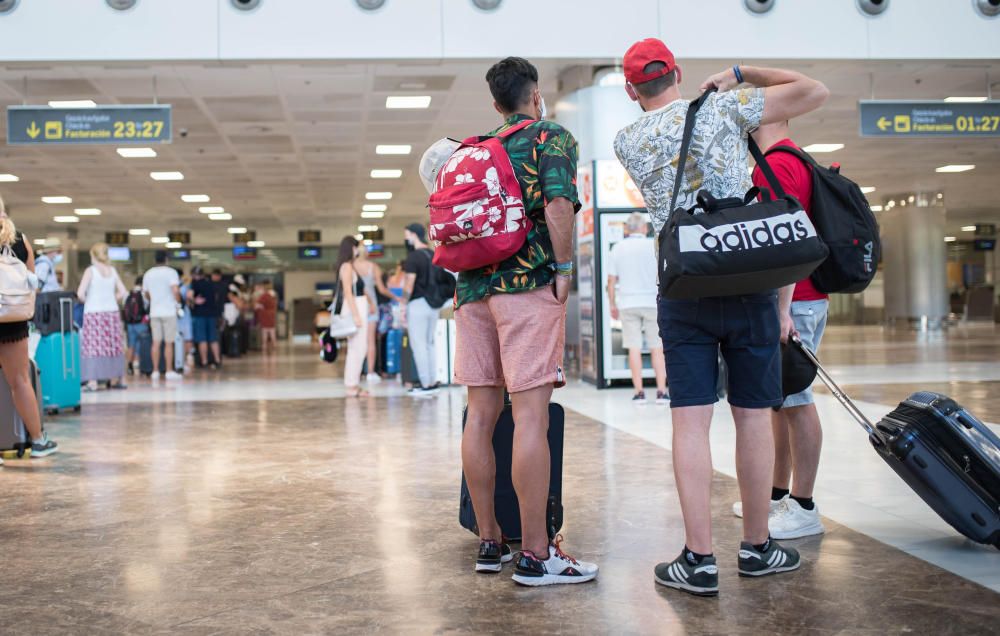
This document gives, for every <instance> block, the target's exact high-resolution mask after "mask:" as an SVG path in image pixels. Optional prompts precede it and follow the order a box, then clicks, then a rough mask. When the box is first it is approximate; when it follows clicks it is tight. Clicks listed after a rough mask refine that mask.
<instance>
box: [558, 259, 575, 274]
mask: <svg viewBox="0 0 1000 636" xmlns="http://www.w3.org/2000/svg"><path fill="white" fill-rule="evenodd" d="M556 273H557V274H562V275H563V276H572V275H573V261H566V262H565V263H556Z"/></svg>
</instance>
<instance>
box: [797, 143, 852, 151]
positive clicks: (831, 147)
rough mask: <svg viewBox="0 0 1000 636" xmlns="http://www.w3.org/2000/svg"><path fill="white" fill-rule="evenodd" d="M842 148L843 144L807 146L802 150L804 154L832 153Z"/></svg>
mask: <svg viewBox="0 0 1000 636" xmlns="http://www.w3.org/2000/svg"><path fill="white" fill-rule="evenodd" d="M843 147H844V144H809V145H808V146H805V147H804V148H802V149H803V150H805V151H806V152H834V151H837V150H840V149H841V148H843Z"/></svg>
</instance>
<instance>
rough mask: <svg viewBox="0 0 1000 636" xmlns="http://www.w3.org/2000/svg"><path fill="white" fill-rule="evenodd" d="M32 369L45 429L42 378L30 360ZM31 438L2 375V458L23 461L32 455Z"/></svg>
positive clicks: (0, 451) (0, 444) (33, 362)
mask: <svg viewBox="0 0 1000 636" xmlns="http://www.w3.org/2000/svg"><path fill="white" fill-rule="evenodd" d="M28 362H29V364H30V366H31V369H30V373H31V385H32V387H33V388H34V389H35V400H36V401H37V402H38V419H39V421H40V422H42V429H43V430H44V428H45V416H44V413H43V412H42V378H41V374H40V373H39V372H38V367H37V366H35V361H34V360H28ZM30 448H31V436H30V435H29V434H28V430H27V428H25V426H24V420H22V419H21V416H20V415H19V414H18V412H17V409H15V408H14V396H13V395H11V392H10V385H9V384H7V379H6V378H5V377H4V376H3V374H0V457H3V458H4V459H21V458H23V457H27V456H30V455H31V452H30V450H29V449H30Z"/></svg>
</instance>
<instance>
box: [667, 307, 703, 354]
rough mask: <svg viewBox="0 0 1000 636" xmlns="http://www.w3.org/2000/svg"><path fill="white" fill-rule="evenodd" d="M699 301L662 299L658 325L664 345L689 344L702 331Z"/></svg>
mask: <svg viewBox="0 0 1000 636" xmlns="http://www.w3.org/2000/svg"><path fill="white" fill-rule="evenodd" d="M700 307H701V302H700V301H698V300H668V299H664V298H661V299H660V304H659V307H658V309H657V324H658V325H659V331H660V338H661V339H662V340H663V341H664V343H665V344H666V343H669V342H675V343H683V342H689V341H691V340H692V339H693V337H694V336H695V334H697V333H698V332H699V331H701V328H700V326H699V323H698V315H699V313H700V312H699V308H700Z"/></svg>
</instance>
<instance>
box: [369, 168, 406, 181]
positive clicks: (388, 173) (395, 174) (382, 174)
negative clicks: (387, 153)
mask: <svg viewBox="0 0 1000 636" xmlns="http://www.w3.org/2000/svg"><path fill="white" fill-rule="evenodd" d="M371 176H372V179H398V178H400V177H402V176H403V171H402V170H378V169H376V170H372V172H371Z"/></svg>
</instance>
